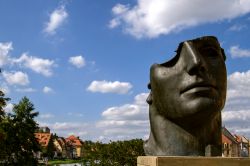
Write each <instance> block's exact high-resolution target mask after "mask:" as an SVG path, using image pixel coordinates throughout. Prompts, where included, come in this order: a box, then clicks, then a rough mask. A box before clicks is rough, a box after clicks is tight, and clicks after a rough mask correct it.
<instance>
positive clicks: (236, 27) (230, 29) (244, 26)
mask: <svg viewBox="0 0 250 166" xmlns="http://www.w3.org/2000/svg"><path fill="white" fill-rule="evenodd" d="M245 28H247V26H246V25H240V24H236V25H233V26H231V27H230V28H229V31H241V30H242V29H245Z"/></svg>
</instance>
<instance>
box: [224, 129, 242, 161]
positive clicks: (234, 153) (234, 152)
mask: <svg viewBox="0 0 250 166" xmlns="http://www.w3.org/2000/svg"><path fill="white" fill-rule="evenodd" d="M222 156H223V157H238V156H239V143H238V142H237V140H236V139H235V137H234V136H233V135H232V134H231V133H230V132H229V131H228V130H227V129H226V128H225V127H222Z"/></svg>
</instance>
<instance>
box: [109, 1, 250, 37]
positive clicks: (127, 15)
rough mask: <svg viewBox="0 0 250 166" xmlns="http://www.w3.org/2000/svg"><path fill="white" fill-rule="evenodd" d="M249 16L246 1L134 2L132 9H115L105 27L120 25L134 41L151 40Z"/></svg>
mask: <svg viewBox="0 0 250 166" xmlns="http://www.w3.org/2000/svg"><path fill="white" fill-rule="evenodd" d="M222 9H223V10H222ZM249 12H250V1H248V0H231V1H228V0H210V1H207V0H194V1H192V2H191V3H190V2H189V1H187V0H178V1H172V0H165V1H163V0H154V1H152V0H137V4H136V5H135V6H132V7H131V6H129V5H122V4H117V5H115V6H114V7H113V9H112V13H113V14H114V18H113V19H112V20H111V21H110V23H109V27H111V28H114V27H117V26H118V25H122V27H123V29H124V30H125V32H127V33H129V34H131V35H133V36H135V37H137V38H142V37H147V38H154V37H158V36H159V35H163V34H169V33H172V32H177V31H180V30H183V29H186V28H189V27H192V26H197V25H199V24H204V23H210V22H217V21H221V20H224V19H233V18H236V17H238V16H241V15H244V14H246V13H249Z"/></svg>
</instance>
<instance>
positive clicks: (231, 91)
mask: <svg viewBox="0 0 250 166" xmlns="http://www.w3.org/2000/svg"><path fill="white" fill-rule="evenodd" d="M249 85H250V70H248V71H246V72H234V73H232V74H231V75H229V76H228V89H227V101H226V105H225V108H224V111H223V112H222V120H223V124H224V125H226V127H227V128H228V129H229V130H230V131H231V132H234V133H236V134H243V135H245V136H248V137H250V130H248V129H250V128H249V126H250V103H249V101H250V87H249ZM242 129H244V130H242ZM247 131H248V132H247Z"/></svg>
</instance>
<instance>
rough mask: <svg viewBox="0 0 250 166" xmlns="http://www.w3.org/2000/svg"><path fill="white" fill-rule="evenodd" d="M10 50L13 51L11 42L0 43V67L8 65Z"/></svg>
mask: <svg viewBox="0 0 250 166" xmlns="http://www.w3.org/2000/svg"><path fill="white" fill-rule="evenodd" d="M11 50H13V47H12V42H6V43H0V67H1V66H3V65H5V64H7V63H8V61H9V52H10V51H11Z"/></svg>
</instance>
